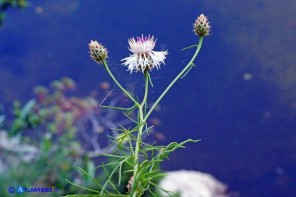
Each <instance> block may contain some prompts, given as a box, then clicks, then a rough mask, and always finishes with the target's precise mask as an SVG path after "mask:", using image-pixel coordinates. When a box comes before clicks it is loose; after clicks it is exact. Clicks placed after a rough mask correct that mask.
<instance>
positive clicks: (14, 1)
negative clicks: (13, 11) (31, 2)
mask: <svg viewBox="0 0 296 197" xmlns="http://www.w3.org/2000/svg"><path fill="white" fill-rule="evenodd" d="M27 5H28V1H26V0H0V26H1V25H2V24H3V21H4V19H5V12H6V11H7V9H9V8H13V7H14V8H24V7H26V6H27Z"/></svg>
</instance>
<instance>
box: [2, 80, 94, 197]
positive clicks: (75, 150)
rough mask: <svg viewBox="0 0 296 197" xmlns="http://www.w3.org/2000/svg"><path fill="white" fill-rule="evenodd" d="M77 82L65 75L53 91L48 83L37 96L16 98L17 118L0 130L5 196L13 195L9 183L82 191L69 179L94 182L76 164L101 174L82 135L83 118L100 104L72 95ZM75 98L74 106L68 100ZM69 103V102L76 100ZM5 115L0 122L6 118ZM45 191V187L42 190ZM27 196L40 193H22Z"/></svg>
mask: <svg viewBox="0 0 296 197" xmlns="http://www.w3.org/2000/svg"><path fill="white" fill-rule="evenodd" d="M74 88H75V83H74V81H72V80H71V79H69V78H63V79H61V80H59V81H55V82H53V83H52V89H53V91H52V92H50V91H49V89H47V88H45V87H40V86H39V87H37V88H36V89H35V94H36V98H34V99H31V100H29V101H28V102H27V103H26V104H24V105H21V104H20V103H19V102H15V103H14V106H13V107H14V110H13V113H14V119H13V121H11V123H10V124H9V123H5V127H7V128H5V130H2V131H1V130H0V183H1V184H0V196H1V197H2V196H9V193H8V188H9V187H10V186H13V187H15V188H17V187H19V186H22V187H27V188H31V187H57V188H58V189H59V192H58V193H43V194H42V195H43V196H46V195H47V196H61V195H65V194H69V193H80V191H79V188H77V187H75V186H73V185H71V184H69V183H68V182H67V181H66V179H70V180H74V182H75V183H77V184H80V183H83V184H84V185H87V186H88V187H90V188H92V187H93V182H92V181H91V180H90V178H89V177H88V176H85V174H83V173H81V172H80V171H79V170H78V169H77V167H81V168H83V169H85V170H86V171H87V172H88V173H89V174H91V175H92V176H94V177H95V176H96V175H97V174H96V171H95V165H94V162H93V161H92V160H91V159H90V158H88V157H87V156H86V155H87V154H85V151H86V150H85V149H83V146H82V145H81V141H80V140H79V138H77V135H76V134H77V133H76V131H77V130H78V125H79V124H78V123H79V120H80V119H81V118H83V116H84V115H85V113H86V112H89V111H91V110H95V109H96V108H98V106H97V105H96V103H93V102H90V100H91V99H90V98H82V99H80V98H77V97H73V96H67V93H68V91H69V90H71V89H74ZM70 101H73V102H74V101H75V102H74V103H75V106H73V105H70V106H68V105H67V106H65V104H66V103H67V104H69V102H70ZM73 102H72V103H70V104H73ZM4 120H5V119H4V115H1V116H0V125H1V124H2V123H4ZM39 195H40V193H39ZM22 196H38V193H36V195H34V194H32V193H23V194H22Z"/></svg>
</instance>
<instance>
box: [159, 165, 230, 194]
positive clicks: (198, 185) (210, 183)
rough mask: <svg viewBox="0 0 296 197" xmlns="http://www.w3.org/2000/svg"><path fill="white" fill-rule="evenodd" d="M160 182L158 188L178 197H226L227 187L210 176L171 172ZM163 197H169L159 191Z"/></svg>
mask: <svg viewBox="0 0 296 197" xmlns="http://www.w3.org/2000/svg"><path fill="white" fill-rule="evenodd" d="M166 174H167V175H166V176H165V177H164V178H163V179H162V180H161V181H160V183H159V186H160V187H161V188H163V189H165V190H167V191H170V192H171V194H176V193H179V194H180V197H227V196H228V195H227V194H226V190H227V186H226V185H224V184H223V183H221V182H220V181H218V180H217V179H216V178H215V177H213V176H212V175H210V174H206V173H202V172H197V171H186V170H180V171H171V172H167V173H166ZM160 192H161V195H162V196H163V197H167V196H171V195H170V194H168V193H165V192H164V191H160Z"/></svg>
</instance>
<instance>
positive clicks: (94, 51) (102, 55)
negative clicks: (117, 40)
mask: <svg viewBox="0 0 296 197" xmlns="http://www.w3.org/2000/svg"><path fill="white" fill-rule="evenodd" d="M88 46H89V53H90V57H91V59H93V60H94V61H95V62H97V63H98V64H99V63H102V62H103V60H105V59H106V58H107V57H108V51H107V49H106V48H105V47H104V46H103V45H101V44H100V43H98V41H96V40H95V41H93V40H91V41H90V43H89V44H88Z"/></svg>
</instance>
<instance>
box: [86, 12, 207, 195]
mask: <svg viewBox="0 0 296 197" xmlns="http://www.w3.org/2000/svg"><path fill="white" fill-rule="evenodd" d="M193 31H194V32H195V34H196V35H197V36H198V37H199V40H198V43H197V44H194V45H192V46H189V47H186V48H184V49H182V50H187V49H191V48H195V53H194V54H193V56H192V58H191V60H190V61H189V62H188V63H187V65H186V66H185V67H184V68H183V69H182V70H181V71H180V73H179V74H178V75H177V76H176V77H175V78H174V79H173V80H172V81H171V83H170V84H169V85H168V86H167V87H166V88H165V90H164V91H163V92H162V93H161V94H160V96H159V97H158V99H157V100H156V101H155V102H153V105H152V106H151V107H148V105H147V102H148V95H149V88H150V86H151V87H153V83H152V79H151V75H150V71H151V70H153V69H156V70H157V69H158V68H160V65H161V64H164V63H165V62H164V61H165V59H166V56H167V55H168V51H154V47H155V44H156V40H155V39H154V36H143V35H142V36H139V37H136V38H130V39H129V40H128V44H129V50H130V52H131V53H132V54H131V55H130V56H129V57H126V58H124V59H122V60H121V61H122V62H123V63H122V65H124V66H127V70H128V71H129V72H130V73H131V74H133V73H137V72H140V73H142V74H143V78H144V95H143V96H142V98H141V99H139V97H135V96H133V95H132V94H131V93H130V92H129V91H128V90H127V89H125V88H124V87H123V85H122V84H121V83H120V82H119V81H118V80H117V79H116V77H115V76H114V75H113V73H112V72H111V70H110V68H109V66H108V63H107V58H108V51H107V49H106V48H105V47H104V46H103V45H102V44H100V43H99V42H97V41H90V43H89V50H90V57H91V59H93V60H94V61H95V62H96V63H98V64H100V65H103V67H104V68H105V70H106V71H107V73H108V74H109V75H110V77H111V78H112V80H113V81H114V83H115V84H116V85H117V86H118V87H119V88H120V90H122V92H123V93H124V94H125V95H126V97H127V98H128V99H129V100H130V101H131V103H132V106H130V107H128V108H125V107H120V106H118V107H117V106H116V107H115V106H102V107H105V108H111V109H114V110H119V111H121V112H122V113H123V114H124V115H125V116H126V117H127V118H128V119H130V120H131V121H132V123H133V125H132V126H131V127H129V128H126V127H123V126H120V125H119V127H118V128H120V129H118V131H119V132H120V135H119V136H118V137H116V138H111V140H112V141H113V143H114V144H115V145H116V147H117V148H116V150H115V151H114V152H113V153H112V154H104V156H107V157H109V158H111V161H112V162H111V163H106V164H104V163H102V165H100V166H99V167H98V168H101V169H103V171H104V173H105V174H106V176H107V180H106V182H105V183H103V184H101V183H99V182H98V181H97V180H96V179H95V178H93V181H94V182H95V183H96V184H97V186H98V188H99V189H98V190H93V189H89V188H84V187H82V188H84V189H88V190H89V191H91V192H92V193H97V194H95V195H93V196H130V197H140V196H143V194H144V193H145V192H150V194H151V196H156V194H155V192H154V191H152V190H151V187H157V188H158V186H157V180H158V179H159V178H161V177H162V176H163V174H162V173H161V172H160V171H159V164H160V163H161V162H162V161H163V160H165V159H166V158H167V157H168V155H169V154H170V153H171V152H173V151H174V150H176V149H178V148H184V145H185V144H186V143H188V142H197V140H192V139H188V140H186V141H183V142H181V143H177V142H172V143H170V144H168V145H167V146H156V145H155V144H148V143H145V142H144V141H143V135H146V134H149V131H150V130H151V128H152V127H153V125H152V126H150V125H148V123H147V120H148V119H149V117H150V115H151V114H152V112H153V111H154V110H155V109H156V107H157V106H158V104H159V103H160V101H161V100H162V99H163V98H164V96H165V95H166V94H167V92H168V91H169V90H170V89H171V88H172V87H173V85H174V84H175V83H176V82H177V81H178V80H179V79H181V78H183V77H185V76H186V75H187V74H188V73H189V72H190V71H191V69H192V68H193V67H194V66H195V64H194V61H195V59H196V57H197V55H198V53H199V51H200V49H201V46H202V42H203V39H204V37H205V36H208V35H209V34H210V25H209V22H208V19H207V17H205V16H204V15H203V14H201V15H200V16H199V17H198V18H197V19H196V21H195V23H194V24H193ZM132 112H136V114H137V117H136V118H133V117H132V116H131V115H130V114H131V113H132ZM124 165H127V166H129V167H130V170H126V171H124V170H123V166H124ZM109 166H112V169H111V171H108V170H106V168H107V167H109ZM82 171H83V170H82ZM123 174H128V175H129V177H130V178H129V180H128V182H126V183H125V184H126V191H125V192H122V191H119V190H118V188H117V187H118V185H119V184H121V182H122V178H121V177H122V175H123ZM115 175H118V177H115V178H114V176H115ZM114 180H116V182H115V181H114ZM80 187H81V186H80ZM159 189H161V188H159ZM166 192H168V193H169V191H166ZM149 196H150V195H149Z"/></svg>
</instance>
